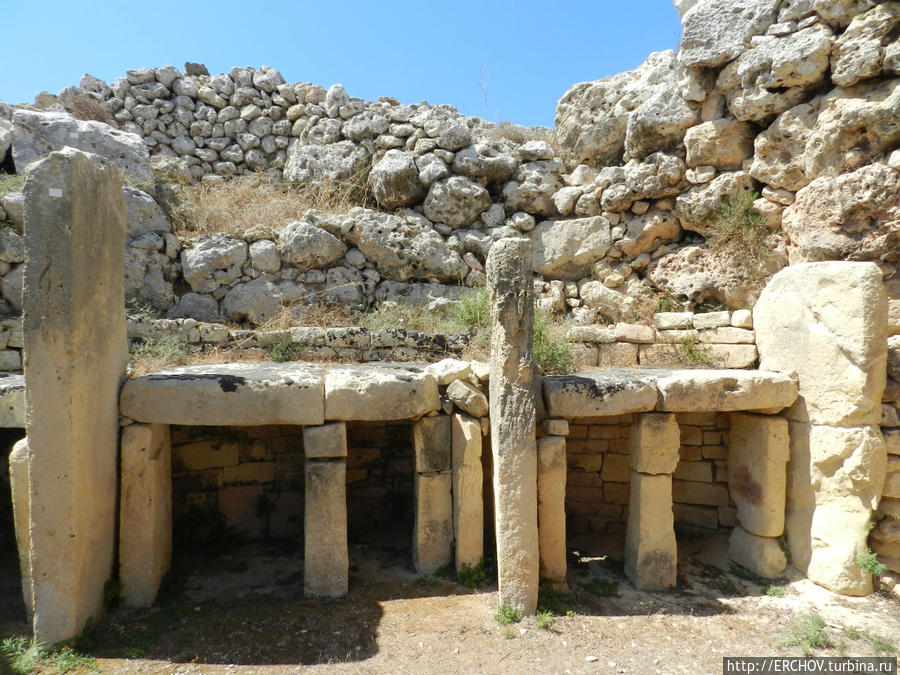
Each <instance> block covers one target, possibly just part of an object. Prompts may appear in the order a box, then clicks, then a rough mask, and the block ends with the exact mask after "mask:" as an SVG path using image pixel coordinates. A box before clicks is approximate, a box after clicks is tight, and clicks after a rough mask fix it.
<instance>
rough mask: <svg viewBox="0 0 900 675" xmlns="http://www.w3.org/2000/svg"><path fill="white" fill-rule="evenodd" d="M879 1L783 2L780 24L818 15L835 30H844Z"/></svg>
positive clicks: (804, 0)
mask: <svg viewBox="0 0 900 675" xmlns="http://www.w3.org/2000/svg"><path fill="white" fill-rule="evenodd" d="M877 2H878V0H782V2H781V3H780V5H779V8H778V22H779V23H783V22H786V21H800V20H801V19H805V18H807V17H810V16H813V15H818V16H819V17H821V19H822V21H824V22H825V23H827V24H828V25H829V26H831V27H833V28H843V27H844V26H846V25H847V24H849V23H850V21H851V19H853V17H854V16H856V15H857V14H862V13H863V12H865V11H866V10H868V9H870V8H871V7H874V6H875V5H876V3H877Z"/></svg>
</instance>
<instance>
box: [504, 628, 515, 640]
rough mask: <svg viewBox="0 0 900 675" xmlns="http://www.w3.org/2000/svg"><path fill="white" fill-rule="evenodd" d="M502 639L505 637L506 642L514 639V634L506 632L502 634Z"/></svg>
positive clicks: (509, 631)
mask: <svg viewBox="0 0 900 675" xmlns="http://www.w3.org/2000/svg"><path fill="white" fill-rule="evenodd" d="M503 637H505V638H506V639H507V640H512V639H513V638H515V637H516V634H515V633H513V632H512V631H511V630H508V631H506V632H505V633H504V634H503Z"/></svg>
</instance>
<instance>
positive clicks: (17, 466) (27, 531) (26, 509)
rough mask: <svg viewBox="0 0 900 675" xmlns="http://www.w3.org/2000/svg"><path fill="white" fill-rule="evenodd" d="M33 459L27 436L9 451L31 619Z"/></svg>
mask: <svg viewBox="0 0 900 675" xmlns="http://www.w3.org/2000/svg"><path fill="white" fill-rule="evenodd" d="M30 464H31V460H30V458H29V456H28V439H27V438H23V439H22V440H21V441H19V442H17V443H16V444H15V445H14V446H13V449H12V452H11V453H10V454H9V480H10V489H11V492H12V506H13V522H14V523H15V529H16V547H17V548H18V551H19V571H20V573H21V575H22V596H23V597H24V599H25V609H27V610H28V620H29V621H30V620H31V618H32V615H33V606H32V597H31V527H30V525H31V513H30V510H31V509H30V506H31V502H30V499H29V485H30V482H31V481H29V479H28V469H29V466H30Z"/></svg>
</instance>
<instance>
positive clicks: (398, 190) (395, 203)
mask: <svg viewBox="0 0 900 675" xmlns="http://www.w3.org/2000/svg"><path fill="white" fill-rule="evenodd" d="M369 185H370V186H371V187H372V194H373V195H375V199H376V200H377V201H378V203H379V204H380V205H381V206H382V208H384V209H386V210H388V211H392V210H394V209H396V208H398V207H400V206H409V205H410V204H415V203H417V202H418V201H419V199H421V198H422V195H424V194H425V186H424V185H422V182H421V181H420V180H419V169H418V168H417V167H416V157H415V155H413V154H412V153H410V152H402V151H400V150H388V151H387V152H386V153H385V154H384V157H382V158H381V159H380V160H379V161H378V162H377V163H376V164H375V166H373V167H372V170H371V171H370V172H369Z"/></svg>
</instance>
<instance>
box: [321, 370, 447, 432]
mask: <svg viewBox="0 0 900 675" xmlns="http://www.w3.org/2000/svg"><path fill="white" fill-rule="evenodd" d="M440 407H441V400H440V396H439V395H438V388H437V381H436V380H435V379H434V377H433V376H432V375H429V374H427V373H425V372H423V371H422V370H421V369H419V368H417V367H415V366H406V365H402V364H398V365H396V366H388V365H378V366H376V365H369V366H335V367H333V368H329V369H328V371H327V372H326V373H325V418H326V419H329V420H359V421H373V420H377V421H381V420H403V419H410V418H415V417H421V416H422V415H425V414H427V413H429V412H432V411H435V410H439V409H440Z"/></svg>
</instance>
